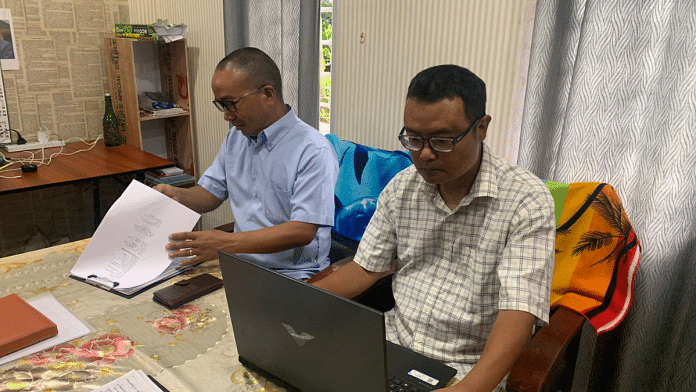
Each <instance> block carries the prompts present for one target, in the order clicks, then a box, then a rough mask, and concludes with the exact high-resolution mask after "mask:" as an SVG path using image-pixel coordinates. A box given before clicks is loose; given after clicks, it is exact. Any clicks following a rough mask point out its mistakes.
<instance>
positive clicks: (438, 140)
mask: <svg viewBox="0 0 696 392" xmlns="http://www.w3.org/2000/svg"><path fill="white" fill-rule="evenodd" d="M482 118H483V116H481V117H479V118H478V120H476V121H474V123H473V124H471V126H470V127H469V128H467V130H466V131H464V132H463V133H462V134H461V135H459V136H457V137H455V138H451V137H430V138H424V137H422V136H411V135H404V133H405V132H406V127H403V128H401V132H399V141H400V142H401V144H403V146H404V147H406V149H408V150H411V151H420V150H422V149H423V147H425V142H428V144H429V145H430V148H432V149H433V150H435V151H437V152H451V151H452V150H454V145H455V144H456V143H457V142H458V141H460V140H462V139H463V138H464V136H466V135H467V134H468V133H469V132H470V131H471V130H472V129H474V128H476V125H477V124H478V122H479V121H481V119H482Z"/></svg>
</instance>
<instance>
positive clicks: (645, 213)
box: [519, 0, 696, 392]
mask: <svg viewBox="0 0 696 392" xmlns="http://www.w3.org/2000/svg"><path fill="white" fill-rule="evenodd" d="M694 53H696V2H693V1H680V0H572V1H571V0H538V2H537V9H536V17H535V26H534V32H533V38H532V48H531V55H530V68H529V75H528V84H527V94H526V101H525V109H524V114H523V120H522V130H521V136H520V151H519V163H520V165H522V166H524V167H526V168H529V169H531V170H532V171H533V172H534V173H535V174H537V175H538V176H539V177H541V178H545V179H550V180H555V181H560V182H578V181H601V182H607V183H609V184H611V185H613V186H614V188H615V189H616V191H617V192H618V194H619V196H620V197H621V200H622V201H623V203H624V207H625V208H626V211H627V213H628V216H629V217H630V219H631V222H632V223H633V225H634V229H635V231H636V233H637V235H638V237H639V238H640V240H641V242H642V244H643V255H642V262H641V265H640V268H639V270H638V275H637V279H636V284H635V294H634V302H633V306H632V308H631V310H630V311H629V314H628V316H627V318H626V319H625V320H624V321H623V323H622V324H621V326H620V327H619V328H617V329H616V330H614V331H612V332H609V333H607V334H603V335H601V336H600V337H599V338H595V337H594V332H593V331H592V330H591V329H590V328H588V327H587V326H586V327H585V330H584V333H583V343H582V345H581V351H582V353H581V354H582V355H581V356H582V357H584V358H585V359H586V361H583V360H582V358H581V363H580V365H578V366H579V367H578V368H577V370H576V374H577V375H579V376H580V378H581V379H582V380H585V381H584V383H581V384H576V385H574V388H573V389H574V390H578V391H585V390H591V391H631V392H635V391H670V392H673V391H685V392H686V391H696V370H695V369H696V339H695V337H696V230H695V229H696V227H695V226H696V152H695V151H696V132H694V130H693V128H692V127H693V126H694V124H696V61H694ZM576 378H577V377H576Z"/></svg>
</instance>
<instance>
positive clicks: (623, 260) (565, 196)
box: [546, 181, 641, 334]
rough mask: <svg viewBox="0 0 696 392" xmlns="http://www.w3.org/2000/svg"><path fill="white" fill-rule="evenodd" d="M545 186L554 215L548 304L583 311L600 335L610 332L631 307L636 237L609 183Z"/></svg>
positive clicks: (637, 255) (637, 251)
mask: <svg viewBox="0 0 696 392" xmlns="http://www.w3.org/2000/svg"><path fill="white" fill-rule="evenodd" d="M546 185H547V187H548V188H549V190H550V191H551V193H552V195H553V196H554V200H555V201H556V215H557V220H556V223H557V228H556V262H555V265H554V274H553V282H552V287H551V308H554V307H557V306H564V307H566V308H569V309H571V310H574V311H576V312H578V313H580V314H583V315H584V316H585V317H586V318H587V319H588V320H589V322H590V324H592V326H593V327H594V328H595V329H596V330H597V333H598V334H599V333H602V332H606V331H609V330H611V329H613V328H615V327H616V326H617V325H618V324H619V322H621V320H623V318H624V317H625V316H626V313H627V312H628V309H629V307H630V306H631V301H632V299H633V284H634V280H635V274H636V271H637V269H638V264H639V263H640V253H641V246H640V241H638V238H637V237H636V233H635V232H634V230H633V227H632V226H631V222H630V221H629V220H628V216H627V215H626V211H625V210H624V208H623V206H622V204H621V201H620V200H619V196H618V195H617V194H616V191H614V189H613V188H612V187H611V186H610V185H608V184H600V183H596V182H591V183H571V184H569V185H568V184H560V183H554V182H551V181H547V183H546ZM559 200H563V204H562V209H560V214H559Z"/></svg>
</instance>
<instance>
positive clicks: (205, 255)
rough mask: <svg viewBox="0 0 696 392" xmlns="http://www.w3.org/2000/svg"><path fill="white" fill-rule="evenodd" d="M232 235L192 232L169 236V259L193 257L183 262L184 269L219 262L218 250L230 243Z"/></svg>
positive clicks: (221, 232) (213, 232)
mask: <svg viewBox="0 0 696 392" xmlns="http://www.w3.org/2000/svg"><path fill="white" fill-rule="evenodd" d="M230 235H231V233H226V232H224V231H219V230H206V231H190V232H184V233H174V234H172V235H170V236H169V241H170V242H169V244H167V246H166V248H167V251H169V257H170V258H172V259H173V258H175V257H191V256H194V257H191V258H190V259H188V260H184V261H182V262H181V266H182V267H188V266H190V265H194V264H199V263H202V262H204V261H210V260H217V258H218V250H220V249H223V248H224V247H225V246H226V245H229V243H230Z"/></svg>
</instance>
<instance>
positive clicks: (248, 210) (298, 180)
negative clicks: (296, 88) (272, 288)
mask: <svg viewBox="0 0 696 392" xmlns="http://www.w3.org/2000/svg"><path fill="white" fill-rule="evenodd" d="M337 176H338V160H337V158H336V153H335V152H334V150H333V148H332V147H331V144H330V143H329V142H328V141H327V140H326V138H325V137H324V136H322V135H321V134H320V133H319V132H318V131H317V130H316V129H314V128H312V127H311V126H309V125H307V124H306V123H304V122H303V121H302V120H300V119H299V118H298V117H297V116H296V115H295V112H294V111H293V110H292V109H290V111H289V112H288V113H287V114H286V115H285V116H283V117H282V118H281V119H280V120H278V121H276V122H275V123H273V124H272V125H271V126H269V127H268V128H266V129H265V130H263V131H262V132H261V133H259V134H258V136H257V137H256V140H254V138H250V137H246V136H244V135H243V134H242V133H241V132H238V131H237V129H236V128H234V127H232V129H230V132H229V134H228V135H227V138H226V139H225V142H224V143H223V144H222V146H221V147H220V152H219V153H218V155H217V157H216V158H215V161H214V162H213V164H212V165H211V166H210V167H209V168H208V170H206V172H205V173H203V176H202V177H201V179H200V180H199V181H198V184H199V185H201V186H202V187H203V188H205V189H207V190H208V191H209V192H210V193H212V194H213V195H214V196H215V197H217V198H219V199H221V200H225V199H227V198H229V199H230V205H231V206H232V213H233V214H234V218H235V228H234V230H235V232H241V231H250V230H258V229H263V228H266V227H271V226H275V225H278V224H281V223H284V222H288V221H299V222H307V223H314V224H318V225H320V227H319V229H318V230H317V235H316V237H314V239H313V240H312V242H311V243H309V244H308V245H306V246H303V247H300V248H295V249H289V250H286V251H282V252H277V253H270V254H240V255H238V256H241V257H243V258H245V259H247V260H250V261H252V262H254V263H257V264H259V265H261V266H263V267H266V268H270V269H274V270H277V271H278V272H281V273H284V274H286V275H288V276H291V277H293V278H297V279H306V278H309V277H311V276H312V275H314V274H315V273H317V272H318V271H321V270H322V269H324V268H326V267H327V266H328V265H329V259H328V255H329V248H330V247H331V226H333V224H334V186H335V184H336V178H337Z"/></svg>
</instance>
